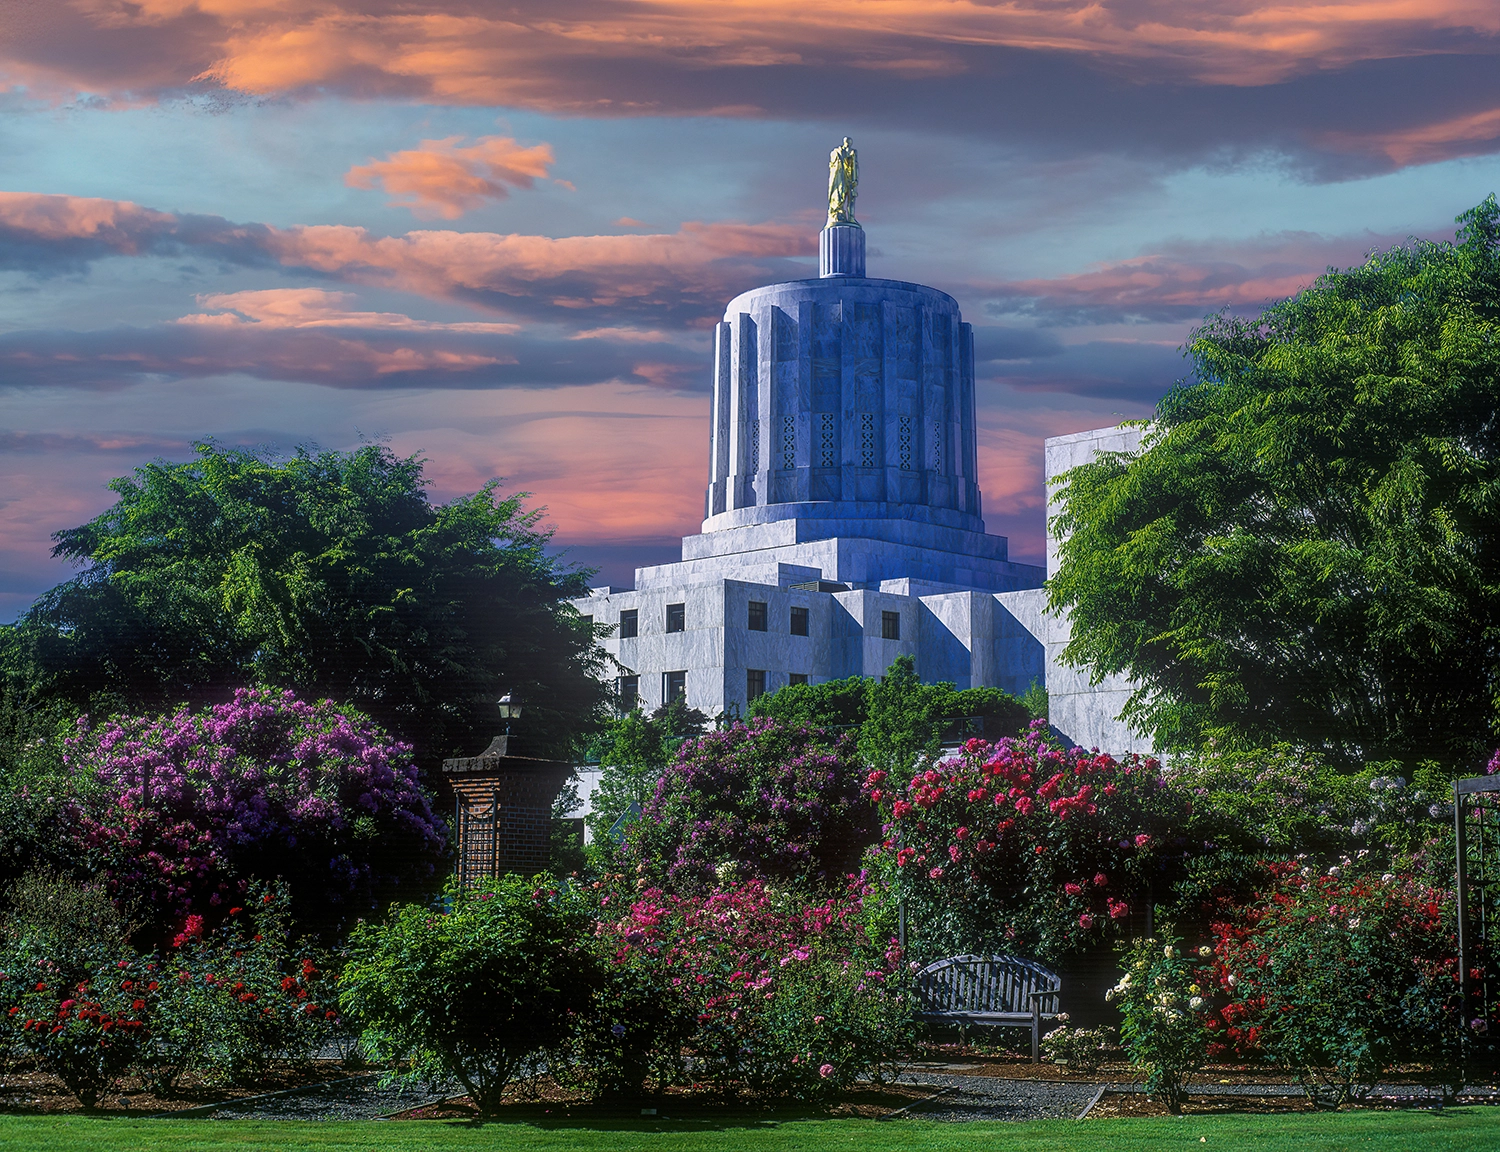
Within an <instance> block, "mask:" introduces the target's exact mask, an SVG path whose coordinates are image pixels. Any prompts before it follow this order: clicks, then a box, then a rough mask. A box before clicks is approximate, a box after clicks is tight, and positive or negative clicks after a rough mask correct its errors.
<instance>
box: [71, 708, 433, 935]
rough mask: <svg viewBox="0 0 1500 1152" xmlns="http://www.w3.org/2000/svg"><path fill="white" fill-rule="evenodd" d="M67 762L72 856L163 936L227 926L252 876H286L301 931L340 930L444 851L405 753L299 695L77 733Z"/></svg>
mask: <svg viewBox="0 0 1500 1152" xmlns="http://www.w3.org/2000/svg"><path fill="white" fill-rule="evenodd" d="M64 762H65V764H66V766H67V767H68V769H69V770H70V771H71V772H72V773H73V774H74V776H75V778H76V779H77V781H78V784H77V789H76V791H77V798H76V800H75V802H74V804H73V808H72V812H71V824H72V835H73V838H74V841H75V844H76V847H77V849H78V851H79V852H80V853H81V854H82V855H83V857H84V858H85V859H87V860H88V862H89V863H90V865H91V866H92V867H93V869H94V870H95V871H96V872H100V873H102V874H104V875H106V876H108V878H109V882H110V887H111V890H112V891H113V892H114V893H115V895H116V896H117V897H119V898H122V899H128V900H133V901H135V902H136V903H137V904H138V906H139V907H140V908H141V909H142V911H143V912H145V913H146V914H148V915H150V916H151V917H152V918H153V919H154V921H155V922H156V924H157V925H158V928H159V929H165V928H166V927H167V926H169V925H170V926H171V927H172V928H173V929H175V928H176V927H178V926H180V925H181V924H182V923H183V919H184V917H186V916H188V915H189V914H193V915H196V916H198V917H207V918H208V920H209V921H211V922H214V923H217V922H218V921H220V920H222V919H223V917H224V916H225V914H226V912H227V910H228V908H229V906H230V904H231V903H235V902H237V901H238V900H239V899H240V897H241V896H242V894H243V893H244V892H245V891H246V886H247V884H248V883H249V881H250V879H251V878H253V877H261V878H263V879H266V880H273V879H275V878H277V877H282V878H284V879H285V880H286V881H287V882H288V883H289V884H290V885H291V886H292V892H293V906H294V908H295V910H296V913H297V918H298V920H299V921H300V922H301V925H302V926H303V927H304V928H320V927H321V928H328V927H334V928H336V927H337V926H338V925H339V924H341V923H343V922H345V921H347V920H351V919H352V918H353V917H354V916H356V915H359V914H362V913H364V912H367V911H368V910H370V909H371V908H372V907H373V906H374V905H375V903H376V901H377V899H378V897H379V895H380V894H382V893H384V892H388V891H389V890H390V889H391V888H392V887H393V886H395V885H396V884H398V883H399V882H400V881H402V880H403V879H407V878H412V877H414V876H416V875H430V874H431V872H432V870H433V867H434V864H435V862H436V861H437V860H438V859H439V858H440V857H441V853H442V850H443V845H444V830H443V826H442V824H441V823H440V821H439V820H438V819H437V817H436V816H435V815H434V813H433V810H432V805H431V801H430V799H429V798H428V796H427V794H426V793H425V792H424V790H423V789H422V787H421V785H420V783H419V781H418V776H417V769H416V767H415V765H414V764H413V763H412V760H411V749H410V747H409V746H407V745H405V744H401V743H397V742H394V741H391V740H389V739H388V738H387V737H386V736H385V735H384V734H383V733H382V732H381V731H380V730H379V729H378V728H376V727H375V725H374V724H373V723H372V722H371V721H369V720H368V719H366V718H365V717H363V716H362V715H360V714H359V713H357V712H354V711H352V710H349V709H341V708H339V707H337V706H336V705H334V704H332V703H329V702H328V701H321V702H319V703H316V704H309V703H307V702H305V701H303V700H299V699H297V698H296V697H295V696H294V695H293V694H292V693H290V692H277V691H272V690H266V689H241V690H240V691H237V692H236V693H235V694H234V698H233V700H231V701H230V702H228V703H225V704H219V705H215V706H213V707H211V708H206V709H204V710H202V711H200V712H196V713H193V712H188V711H186V710H183V711H178V712H176V713H174V714H171V715H164V716H155V717H147V716H134V717H120V718H115V719H111V720H108V721H106V722H104V723H102V724H99V725H97V726H91V725H90V724H89V723H88V722H87V721H86V720H84V721H80V722H79V727H78V732H77V735H76V736H74V737H73V738H71V739H69V740H68V741H67V744H66V748H65V752H64Z"/></svg>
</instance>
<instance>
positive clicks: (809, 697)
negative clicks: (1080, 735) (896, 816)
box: [750, 656, 1029, 771]
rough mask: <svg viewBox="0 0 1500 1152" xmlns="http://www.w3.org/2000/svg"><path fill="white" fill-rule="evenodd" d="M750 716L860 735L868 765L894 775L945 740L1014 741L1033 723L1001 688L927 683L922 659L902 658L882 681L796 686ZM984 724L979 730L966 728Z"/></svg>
mask: <svg viewBox="0 0 1500 1152" xmlns="http://www.w3.org/2000/svg"><path fill="white" fill-rule="evenodd" d="M750 715H751V716H757V717H758V716H765V717H769V718H771V719H775V720H780V721H782V722H783V723H785V724H792V725H800V726H803V727H807V728H821V729H826V730H828V731H829V732H833V733H838V732H843V731H849V730H855V731H857V733H858V736H857V738H858V741H859V754H860V757H861V759H862V761H863V762H864V763H865V764H869V765H873V766H874V767H877V768H884V769H886V770H887V771H890V770H899V769H904V768H906V767H907V766H908V765H909V764H910V763H911V762H912V760H913V759H914V758H915V757H916V756H917V755H918V754H919V753H921V752H936V751H937V750H938V748H939V746H940V744H941V742H942V741H943V739H944V738H945V737H954V736H960V735H972V736H983V737H984V738H985V739H987V740H998V739H1000V738H1001V737H1002V736H1015V735H1017V734H1018V733H1019V732H1020V731H1021V729H1022V728H1024V727H1025V726H1026V721H1027V720H1028V719H1029V714H1028V712H1027V709H1026V706H1025V705H1023V704H1022V703H1021V702H1020V701H1018V700H1017V699H1016V698H1015V697H1014V696H1012V695H1010V693H1008V692H1002V691H1001V690H1000V689H998V688H965V689H963V690H962V691H960V690H959V689H957V688H955V687H954V686H953V685H952V684H948V683H941V684H923V683H922V681H921V680H920V679H919V678H918V676H917V666H916V661H915V660H913V659H912V658H911V657H910V656H901V657H898V658H897V659H896V661H895V662H894V663H892V664H891V666H890V668H889V669H887V670H886V674H885V675H884V676H882V677H881V678H879V679H878V680H877V679H875V678H874V677H871V676H850V677H848V678H847V679H844V680H830V681H828V682H826V683H823V684H789V685H787V686H786V687H785V688H782V689H781V690H779V691H777V692H774V693H772V694H770V695H767V696H761V697H759V698H758V699H756V700H754V701H752V702H751V704H750ZM971 717H972V718H978V723H977V724H976V725H974V726H973V727H974V730H973V731H968V730H967V728H966V727H965V726H963V725H962V724H955V723H953V722H954V721H963V720H966V719H969V718H971Z"/></svg>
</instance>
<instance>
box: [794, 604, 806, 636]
mask: <svg viewBox="0 0 1500 1152" xmlns="http://www.w3.org/2000/svg"><path fill="white" fill-rule="evenodd" d="M792 635H793V636H806V635H807V609H806V608H793V609H792Z"/></svg>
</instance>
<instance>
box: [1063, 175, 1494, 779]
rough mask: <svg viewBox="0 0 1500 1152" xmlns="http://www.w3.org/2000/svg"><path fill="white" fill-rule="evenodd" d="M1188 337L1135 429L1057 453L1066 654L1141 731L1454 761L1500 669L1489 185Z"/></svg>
mask: <svg viewBox="0 0 1500 1152" xmlns="http://www.w3.org/2000/svg"><path fill="white" fill-rule="evenodd" d="M1458 219H1459V222H1460V228H1459V230H1458V235H1457V238H1456V241H1455V242H1451V243H1432V242H1427V241H1415V240H1414V241H1411V242H1409V243H1407V244H1405V245H1403V246H1401V247H1397V248H1393V249H1391V250H1390V251H1386V252H1379V253H1375V254H1374V255H1372V256H1370V257H1369V259H1368V260H1367V261H1366V262H1365V263H1364V264H1363V265H1362V266H1360V267H1358V268H1352V269H1348V270H1346V271H1330V272H1328V273H1327V274H1326V275H1324V276H1322V277H1320V278H1319V279H1318V280H1317V281H1316V282H1315V283H1314V284H1313V285H1312V286H1311V287H1309V288H1307V289H1306V290H1304V291H1303V292H1301V293H1299V294H1298V295H1296V296H1294V297H1292V298H1291V299H1289V300H1285V301H1282V302H1281V303H1278V304H1275V305H1273V306H1272V307H1270V308H1268V309H1266V310H1265V311H1264V312H1263V313H1261V314H1260V315H1259V316H1257V317H1255V318H1254V319H1238V318H1235V317H1232V316H1229V315H1220V316H1218V317H1215V318H1212V319H1210V320H1209V321H1207V322H1206V323H1205V324H1204V325H1203V326H1202V327H1200V328H1199V329H1197V330H1196V331H1195V332H1194V334H1193V335H1192V337H1191V340H1190V343H1189V346H1188V348H1189V352H1190V354H1191V356H1192V359H1193V363H1194V366H1195V373H1194V375H1193V377H1192V378H1190V379H1189V380H1187V381H1185V382H1183V383H1181V384H1179V385H1178V387H1176V388H1175V389H1174V390H1173V391H1172V392H1171V393H1170V394H1169V395H1168V396H1167V397H1166V398H1165V399H1164V400H1162V402H1161V403H1160V405H1159V406H1158V409H1157V413H1156V418H1155V420H1154V421H1152V422H1151V424H1150V425H1149V427H1148V429H1147V431H1146V433H1145V436H1144V439H1143V441H1142V444H1141V448H1140V450H1139V451H1137V452H1134V453H1125V454H1105V455H1102V456H1100V457H1099V458H1098V459H1096V460H1095V461H1093V462H1091V463H1089V464H1085V465H1083V466H1081V467H1078V468H1075V469H1073V470H1071V471H1070V472H1068V473H1066V474H1065V476H1064V477H1063V484H1062V487H1061V489H1060V491H1059V493H1058V495H1057V497H1056V501H1057V504H1058V507H1059V513H1058V515H1057V517H1056V519H1055V521H1054V528H1055V529H1056V530H1059V531H1060V532H1061V533H1062V534H1064V535H1066V537H1067V539H1066V542H1065V543H1064V544H1063V546H1062V551H1061V566H1060V569H1059V571H1058V573H1057V575H1056V576H1055V577H1054V578H1053V580H1052V582H1051V584H1050V589H1051V603H1052V606H1053V608H1054V609H1066V610H1067V611H1069V612H1071V614H1072V619H1073V638H1072V641H1071V643H1070V644H1069V645H1068V647H1067V649H1066V652H1065V653H1064V658H1065V659H1066V660H1067V661H1069V662H1070V663H1073V664H1074V665H1076V666H1082V667H1089V668H1091V669H1092V671H1093V674H1094V675H1095V676H1101V677H1102V676H1103V675H1105V674H1111V673H1125V674H1128V675H1129V676H1130V677H1131V678H1133V680H1134V681H1135V683H1136V684H1137V685H1138V686H1139V687H1138V690H1137V691H1136V692H1135V694H1134V695H1133V697H1132V698H1131V700H1130V703H1129V705H1128V706H1127V708H1126V716H1127V718H1129V719H1132V720H1134V721H1135V722H1136V723H1137V724H1138V725H1139V726H1142V727H1144V729H1145V730H1148V731H1150V732H1152V733H1154V735H1155V738H1156V740H1157V741H1158V743H1159V746H1163V747H1168V748H1171V747H1186V746H1194V745H1199V744H1202V743H1203V742H1205V741H1206V740H1207V739H1208V738H1210V737H1213V738H1217V739H1218V740H1219V741H1220V742H1221V743H1224V744H1228V745H1231V746H1238V747H1245V746H1255V745H1269V744H1272V743H1274V742H1276V741H1279V740H1286V741H1291V742H1293V743H1295V744H1297V745H1299V746H1301V747H1305V748H1315V749H1323V750H1325V751H1326V752H1327V753H1328V754H1329V755H1330V756H1331V757H1334V758H1335V759H1337V760H1340V761H1342V762H1344V763H1350V762H1357V761H1359V760H1372V759H1385V758H1401V759H1403V760H1407V761H1412V760H1418V759H1421V758H1424V757H1428V756H1431V757H1438V758H1442V759H1444V760H1446V761H1448V762H1449V763H1455V762H1465V761H1467V762H1471V763H1473V762H1476V761H1478V759H1479V758H1480V757H1481V756H1482V754H1483V752H1484V750H1485V749H1487V748H1489V747H1491V746H1492V744H1493V740H1494V734H1495V726H1496V718H1497V690H1500V423H1497V412H1500V206H1497V204H1496V200H1495V197H1494V196H1491V197H1490V198H1489V199H1487V200H1486V201H1485V202H1484V203H1483V204H1481V205H1479V206H1478V207H1476V208H1473V209H1471V210H1469V211H1468V212H1465V213H1464V214H1463V215H1462V216H1460V217H1459V218H1458Z"/></svg>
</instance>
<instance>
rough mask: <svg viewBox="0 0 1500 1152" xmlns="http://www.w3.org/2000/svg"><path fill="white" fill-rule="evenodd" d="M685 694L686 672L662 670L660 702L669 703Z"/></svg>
mask: <svg viewBox="0 0 1500 1152" xmlns="http://www.w3.org/2000/svg"><path fill="white" fill-rule="evenodd" d="M686 695H687V673H686V672H663V673H662V674H661V702H662V703H663V704H670V703H672V701H673V700H677V699H679V698H681V697H683V696H686Z"/></svg>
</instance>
